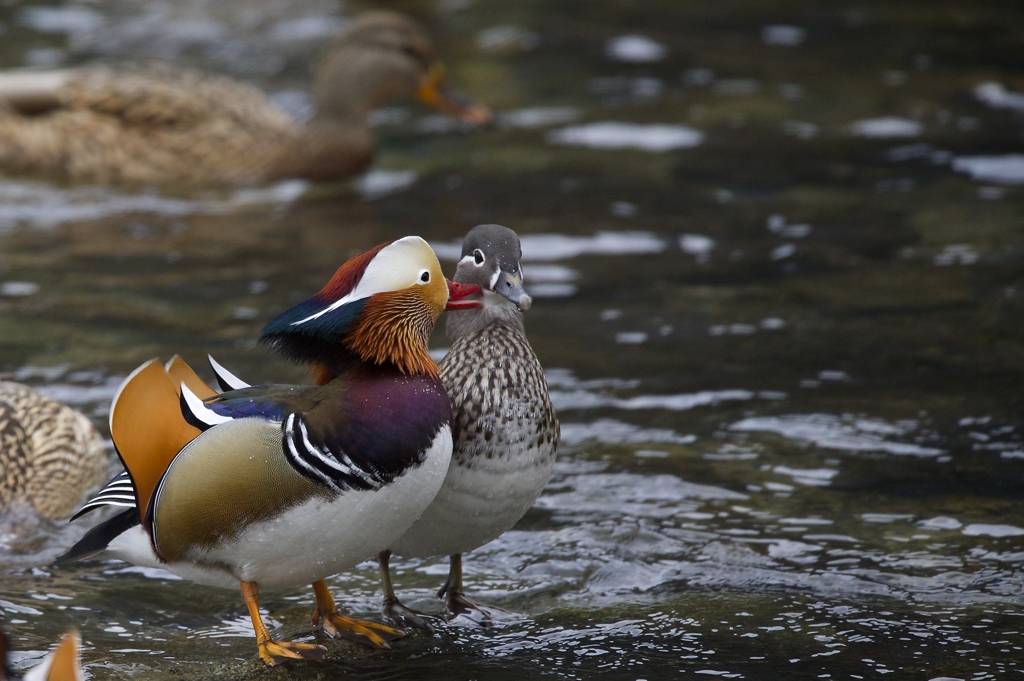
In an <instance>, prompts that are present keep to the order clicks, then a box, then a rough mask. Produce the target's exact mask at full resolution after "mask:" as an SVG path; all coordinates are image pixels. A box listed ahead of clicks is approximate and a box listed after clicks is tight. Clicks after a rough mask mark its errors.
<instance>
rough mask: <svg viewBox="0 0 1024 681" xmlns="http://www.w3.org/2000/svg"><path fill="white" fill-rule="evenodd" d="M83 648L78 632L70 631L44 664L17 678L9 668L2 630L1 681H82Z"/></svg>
mask: <svg viewBox="0 0 1024 681" xmlns="http://www.w3.org/2000/svg"><path fill="white" fill-rule="evenodd" d="M81 647H82V639H81V638H80V637H79V635H78V632H77V631H69V632H68V633H66V634H64V636H63V638H61V641H60V643H59V644H58V645H57V647H56V648H55V649H54V651H53V652H52V653H50V654H49V655H47V656H46V659H45V660H43V662H42V664H40V665H38V666H36V667H33V668H32V669H30V670H29V671H27V672H25V675H24V676H16V675H15V674H14V672H13V671H12V670H11V668H10V667H9V666H8V660H7V652H8V646H7V636H6V635H5V634H4V632H3V630H2V629H0V681H18V679H21V681H82V679H84V678H85V677H84V676H83V675H82V662H81V659H80V653H79V649H80V648H81Z"/></svg>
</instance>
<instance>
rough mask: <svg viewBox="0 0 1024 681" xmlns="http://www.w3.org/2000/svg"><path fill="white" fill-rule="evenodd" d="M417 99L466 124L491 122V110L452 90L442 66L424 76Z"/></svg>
mask: <svg viewBox="0 0 1024 681" xmlns="http://www.w3.org/2000/svg"><path fill="white" fill-rule="evenodd" d="M416 99H418V100H420V101H421V102H423V103H424V104H426V105H427V106H429V107H431V108H434V109H437V110H438V111H440V112H441V113H443V114H448V115H449V116H453V117H455V118H458V119H459V120H461V121H465V122H466V123H472V124H473V125H487V124H488V123H490V122H491V118H492V116H491V110H490V109H488V108H487V107H486V106H483V105H482V104H478V103H476V102H474V101H473V100H472V99H470V98H469V97H468V96H466V95H464V94H463V93H461V92H459V91H458V90H456V89H454V88H452V87H451V86H450V85H449V84H448V81H447V80H446V79H445V75H444V67H443V66H441V64H434V65H433V66H431V67H430V69H429V70H428V71H427V72H426V74H424V76H423V80H422V81H421V82H420V87H419V89H418V90H417V91H416Z"/></svg>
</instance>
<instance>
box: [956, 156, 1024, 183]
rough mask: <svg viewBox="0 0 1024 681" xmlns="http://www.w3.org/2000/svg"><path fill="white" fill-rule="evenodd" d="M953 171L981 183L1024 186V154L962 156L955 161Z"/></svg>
mask: <svg viewBox="0 0 1024 681" xmlns="http://www.w3.org/2000/svg"><path fill="white" fill-rule="evenodd" d="M953 170H955V171H957V172H960V173H967V174H968V175H970V176H971V179H974V180H978V181H980V182H995V183H996V184H1024V154H1005V155H1002V156H961V157H959V158H956V159H953Z"/></svg>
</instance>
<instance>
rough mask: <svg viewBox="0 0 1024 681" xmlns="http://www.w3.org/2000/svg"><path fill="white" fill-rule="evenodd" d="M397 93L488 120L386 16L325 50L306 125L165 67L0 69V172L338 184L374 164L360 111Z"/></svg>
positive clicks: (369, 20) (408, 24)
mask: <svg viewBox="0 0 1024 681" xmlns="http://www.w3.org/2000/svg"><path fill="white" fill-rule="evenodd" d="M404 95H416V96H417V97H418V98H419V99H420V100H421V101H423V102H425V103H426V104H428V105H430V106H433V107H434V108H436V109H439V110H440V111H442V112H445V113H448V114H451V115H454V116H457V117H459V118H461V119H463V120H466V121H469V122H472V123H484V122H487V121H488V120H490V113H489V112H488V111H487V109H485V108H483V107H481V106H478V105H475V104H473V103H472V102H469V101H467V100H465V99H463V98H462V97H461V96H459V95H457V94H456V93H454V92H452V91H451V90H449V89H448V87H447V85H446V84H445V81H444V78H443V71H442V69H441V67H440V65H439V64H438V63H437V61H436V57H435V54H434V50H433V48H432V46H431V42H430V39H429V37H428V36H427V34H426V32H425V31H424V29H423V28H422V27H421V26H420V25H419V24H417V23H416V22H414V21H413V20H411V19H409V18H408V17H405V16H402V15H400V14H395V13H392V12H375V13H372V14H368V15H365V16H363V17H361V18H359V19H356V20H355V21H353V22H352V24H351V25H350V28H349V29H348V30H347V31H346V32H345V33H344V34H343V35H342V36H341V37H340V38H339V39H338V40H337V42H336V43H334V44H333V45H332V46H331V47H330V48H329V49H328V51H327V53H326V55H325V57H324V59H323V60H322V62H321V64H320V67H319V69H318V71H317V74H316V78H315V82H314V88H313V98H314V103H315V107H316V113H315V115H314V116H313V118H312V120H310V121H309V122H308V123H305V124H302V123H299V122H297V121H295V120H293V119H292V118H291V117H290V116H288V115H287V114H286V113H285V112H284V111H282V110H281V109H280V108H278V107H277V106H275V105H274V104H272V103H271V102H270V101H269V100H268V99H267V98H266V96H265V95H264V94H263V93H262V92H260V91H258V90H256V89H255V88H253V87H251V86H248V85H244V84H242V83H239V82H236V81H232V80H230V79H228V78H224V77H216V76H206V75H203V74H200V73H198V72H195V71H183V70H178V69H173V68H171V67H167V66H164V67H150V68H143V69H127V70H124V69H123V70H120V71H115V70H113V69H106V68H96V69H81V70H64V71H49V72H41V71H11V72H7V73H0V170H3V171H4V172H7V173H36V174H43V175H47V176H51V177H53V176H55V177H59V178H61V179H65V180H70V181H74V182H91V183H101V184H130V185H140V184H158V185H159V184H193V185H196V184H204V185H205V184H210V183H220V184H228V183H251V182H259V181H273V180H278V179H283V178H304V179H308V180H312V181H331V180H338V179H341V178H344V177H347V176H350V175H352V174H354V173H357V172H360V171H362V170H364V169H365V168H366V167H367V166H368V165H369V163H370V161H371V159H372V156H373V139H372V136H371V134H370V129H369V127H368V124H367V116H368V115H369V113H370V112H371V111H372V110H373V109H374V108H375V107H376V106H378V105H379V104H380V103H381V102H382V101H383V100H386V99H389V98H392V97H400V96H404Z"/></svg>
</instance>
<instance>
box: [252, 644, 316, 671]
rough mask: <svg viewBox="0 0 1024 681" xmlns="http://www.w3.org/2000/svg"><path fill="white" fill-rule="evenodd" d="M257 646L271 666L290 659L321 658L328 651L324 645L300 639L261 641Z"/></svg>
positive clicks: (264, 659) (263, 658)
mask: <svg viewBox="0 0 1024 681" xmlns="http://www.w3.org/2000/svg"><path fill="white" fill-rule="evenodd" d="M257 647H258V648H259V651H260V659H262V660H263V661H264V662H266V663H267V664H268V665H270V666H271V667H276V666H277V665H279V664H281V663H282V662H288V661H289V660H319V659H320V658H322V657H323V656H324V653H326V652H327V648H324V647H323V646H322V645H318V644H316V643H302V642H299V641H261V642H259V643H257Z"/></svg>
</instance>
